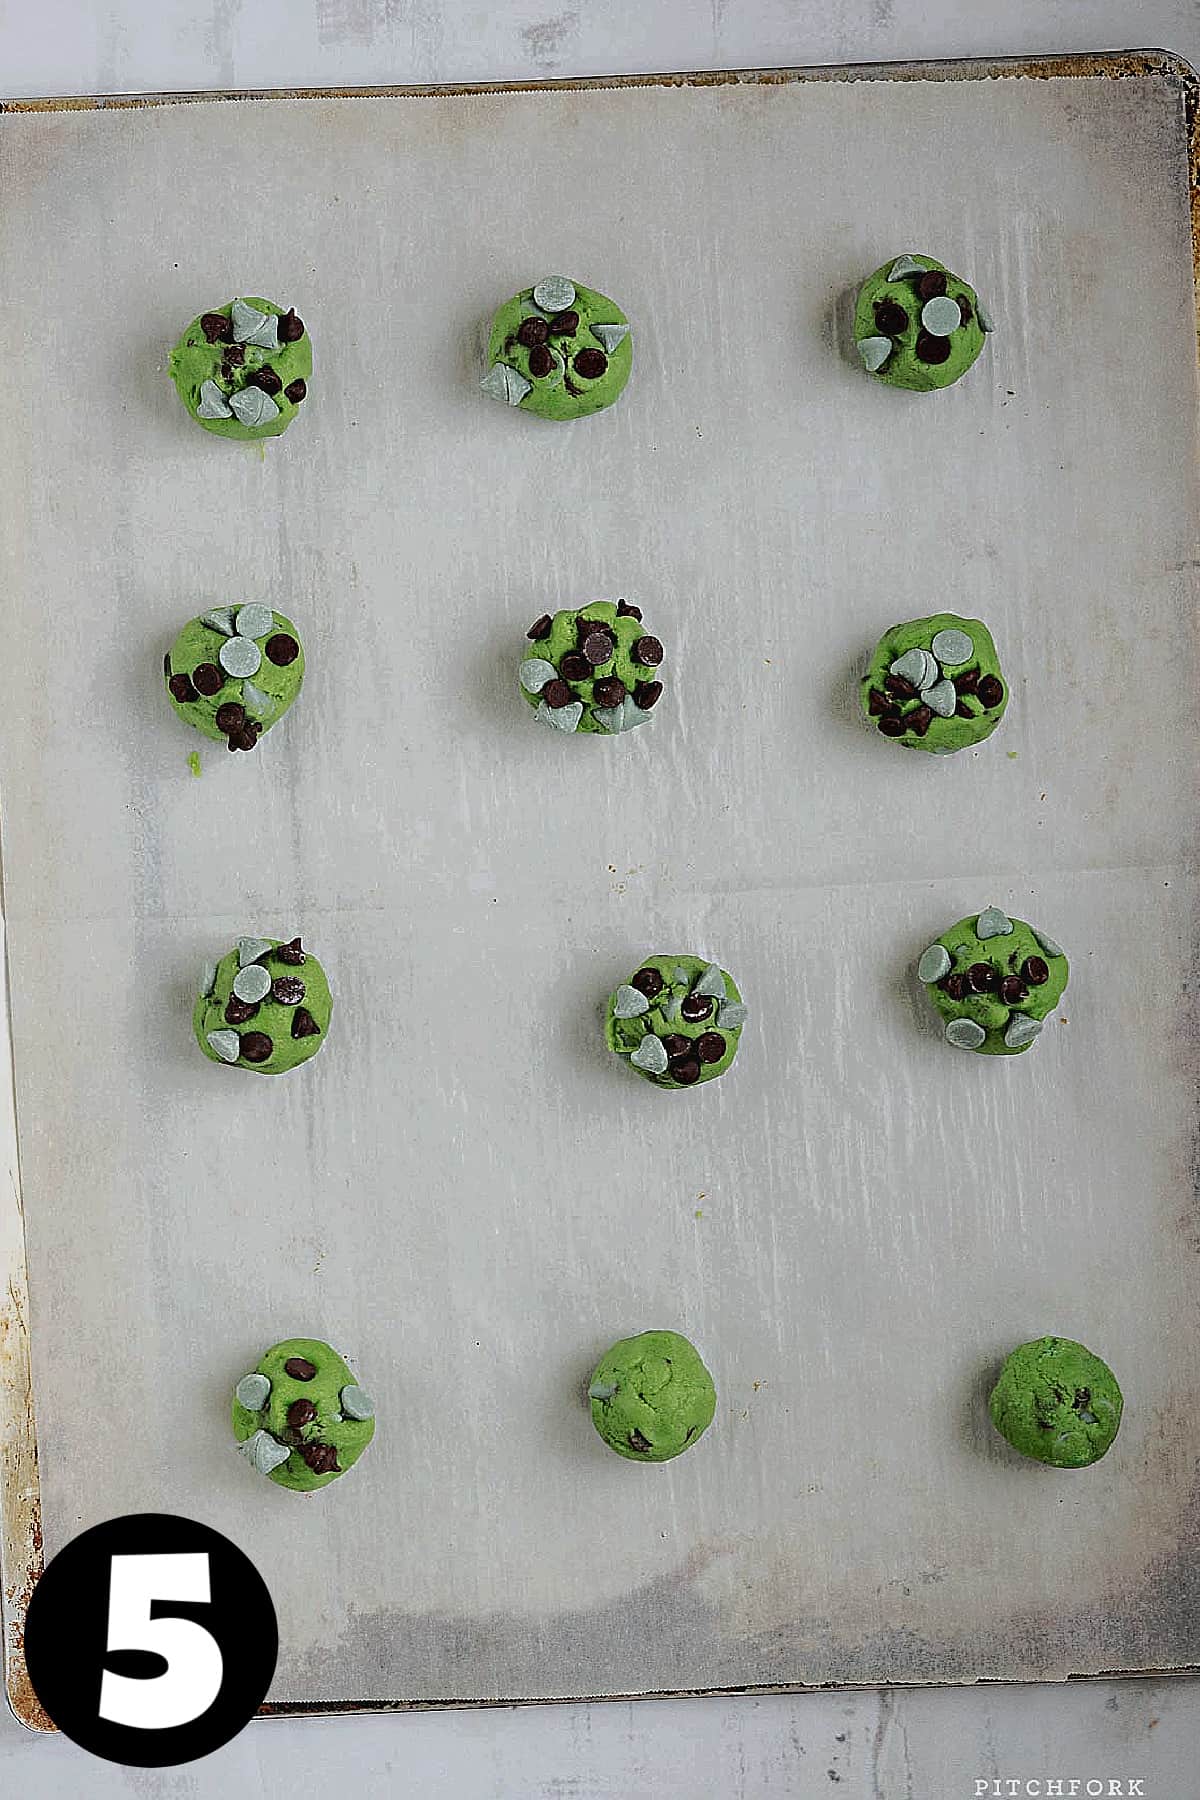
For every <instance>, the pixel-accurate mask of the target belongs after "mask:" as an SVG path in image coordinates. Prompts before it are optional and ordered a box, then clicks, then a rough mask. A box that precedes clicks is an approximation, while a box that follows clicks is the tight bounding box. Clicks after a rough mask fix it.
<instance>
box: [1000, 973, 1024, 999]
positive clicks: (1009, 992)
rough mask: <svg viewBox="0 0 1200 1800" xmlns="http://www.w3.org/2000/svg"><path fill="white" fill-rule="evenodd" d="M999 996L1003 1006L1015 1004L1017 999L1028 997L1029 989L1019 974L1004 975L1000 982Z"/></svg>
mask: <svg viewBox="0 0 1200 1800" xmlns="http://www.w3.org/2000/svg"><path fill="white" fill-rule="evenodd" d="M1000 998H1001V999H1002V1000H1003V1002H1004V1004H1005V1006H1016V1005H1017V1003H1018V1001H1021V1000H1027V999H1028V998H1029V989H1028V988H1027V987H1026V986H1025V983H1024V982H1023V981H1022V980H1021V977H1020V976H1019V975H1006V976H1005V977H1004V979H1003V981H1002V982H1001V983H1000Z"/></svg>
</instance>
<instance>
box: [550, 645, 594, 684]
mask: <svg viewBox="0 0 1200 1800" xmlns="http://www.w3.org/2000/svg"><path fill="white" fill-rule="evenodd" d="M558 672H559V674H560V675H561V676H562V678H563V680H564V681H587V680H589V679H590V677H591V673H592V665H591V663H590V662H589V661H588V659H587V657H586V656H584V655H583V654H582V653H581V652H580V651H578V650H568V651H567V654H566V655H565V656H564V657H563V659H562V661H561V662H560V663H559V665H558Z"/></svg>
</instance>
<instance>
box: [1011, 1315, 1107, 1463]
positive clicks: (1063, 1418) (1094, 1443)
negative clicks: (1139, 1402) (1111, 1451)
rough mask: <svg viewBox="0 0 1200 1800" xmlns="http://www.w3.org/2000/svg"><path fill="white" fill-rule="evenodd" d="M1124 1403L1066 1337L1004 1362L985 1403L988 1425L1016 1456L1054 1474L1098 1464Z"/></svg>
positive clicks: (1086, 1353) (1102, 1370) (1102, 1368)
mask: <svg viewBox="0 0 1200 1800" xmlns="http://www.w3.org/2000/svg"><path fill="white" fill-rule="evenodd" d="M1123 1404H1124V1402H1123V1400H1122V1397H1121V1390H1120V1388H1119V1387H1118V1385H1117V1378H1116V1376H1115V1375H1114V1374H1113V1372H1112V1370H1111V1369H1110V1368H1109V1366H1108V1364H1107V1363H1104V1362H1101V1360H1100V1358H1099V1357H1098V1356H1093V1355H1092V1352H1091V1351H1090V1350H1086V1349H1085V1348H1084V1346H1083V1345H1082V1344H1076V1343H1074V1342H1073V1341H1072V1340H1071V1339H1070V1338H1060V1337H1043V1338H1034V1339H1033V1341H1032V1342H1031V1343H1028V1344H1021V1345H1019V1346H1018V1348H1017V1349H1015V1350H1014V1351H1013V1352H1012V1354H1011V1355H1010V1356H1008V1357H1007V1358H1006V1359H1005V1363H1004V1367H1003V1368H1002V1369H1001V1371H1000V1378H999V1380H998V1381H997V1382H996V1385H995V1387H994V1388H993V1389H992V1395H991V1399H990V1401H989V1402H988V1406H989V1410H990V1412H991V1415H992V1424H993V1425H994V1426H995V1427H996V1430H997V1431H998V1432H1000V1434H1001V1436H1002V1437H1006V1438H1007V1439H1008V1441H1009V1443H1010V1444H1011V1445H1012V1447H1013V1449H1014V1450H1019V1451H1020V1452H1021V1455H1022V1456H1032V1457H1034V1458H1035V1459H1036V1461H1038V1462H1044V1463H1053V1465H1054V1467H1055V1468H1056V1469H1086V1468H1087V1466H1088V1464H1089V1463H1094V1462H1099V1460H1100V1458H1101V1457H1102V1456H1103V1455H1104V1452H1105V1451H1106V1450H1107V1449H1108V1447H1109V1445H1110V1444H1111V1443H1112V1441H1113V1439H1114V1438H1115V1437H1116V1435H1117V1430H1118V1428H1119V1426H1120V1423H1121V1408H1122V1406H1123Z"/></svg>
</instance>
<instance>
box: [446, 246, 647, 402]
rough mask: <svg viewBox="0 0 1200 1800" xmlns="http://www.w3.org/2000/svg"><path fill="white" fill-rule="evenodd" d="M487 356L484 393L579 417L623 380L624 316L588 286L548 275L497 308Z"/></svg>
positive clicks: (626, 365) (627, 340)
mask: <svg viewBox="0 0 1200 1800" xmlns="http://www.w3.org/2000/svg"><path fill="white" fill-rule="evenodd" d="M487 362H488V372H487V374H486V375H485V376H484V378H483V381H482V383H481V386H482V388H483V391H484V393H485V394H487V395H489V396H490V398H491V399H493V400H503V401H504V402H505V403H506V405H508V406H519V407H520V408H521V410H522V411H523V412H531V413H536V414H537V416H538V418H539V419H580V418H583V416H584V415H585V414H586V413H595V412H602V411H603V409H604V408H605V407H606V406H611V405H612V403H613V401H614V400H616V399H617V398H618V397H619V395H620V394H621V392H622V390H623V388H624V386H625V383H626V382H627V381H628V380H629V371H630V369H631V368H632V367H633V340H632V337H631V336H630V325H629V320H628V319H627V318H626V317H625V314H624V313H623V312H622V311H621V309H620V307H619V306H617V305H616V304H615V303H614V302H613V301H612V300H608V299H606V298H605V296H604V295H603V294H598V293H596V291H595V289H594V288H587V287H581V286H580V285H579V283H578V282H574V281H570V280H568V278H567V277H566V276H565V275H548V276H546V277H545V278H544V279H543V280H542V281H539V282H538V283H537V285H536V287H531V288H523V289H522V291H521V292H520V293H519V294H516V295H514V297H513V298H512V299H511V300H507V301H505V303H504V305H503V306H502V307H501V308H500V310H499V312H497V314H496V316H495V317H494V319H493V320H492V330H491V336H490V338H489V340H488V350H487Z"/></svg>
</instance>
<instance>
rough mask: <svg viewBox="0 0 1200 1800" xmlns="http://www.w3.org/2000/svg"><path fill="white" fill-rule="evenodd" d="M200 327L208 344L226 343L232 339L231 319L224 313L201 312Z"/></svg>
mask: <svg viewBox="0 0 1200 1800" xmlns="http://www.w3.org/2000/svg"><path fill="white" fill-rule="evenodd" d="M200 329H201V331H202V332H203V333H204V335H205V337H206V338H207V340H208V342H209V343H210V344H228V343H231V342H232V340H233V320H232V319H227V318H226V317H225V314H224V313H202V314H201V316H200Z"/></svg>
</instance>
